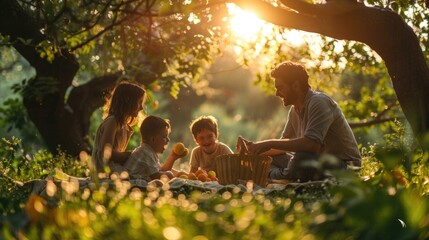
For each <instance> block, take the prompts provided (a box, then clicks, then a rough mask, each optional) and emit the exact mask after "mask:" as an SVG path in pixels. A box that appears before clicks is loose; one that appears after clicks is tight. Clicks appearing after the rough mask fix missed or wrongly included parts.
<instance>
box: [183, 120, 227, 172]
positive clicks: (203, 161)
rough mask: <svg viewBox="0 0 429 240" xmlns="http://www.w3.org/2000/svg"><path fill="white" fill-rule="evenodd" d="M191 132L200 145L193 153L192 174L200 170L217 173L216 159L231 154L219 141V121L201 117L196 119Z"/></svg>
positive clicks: (191, 161)
mask: <svg viewBox="0 0 429 240" xmlns="http://www.w3.org/2000/svg"><path fill="white" fill-rule="evenodd" d="M189 128H190V130H191V132H192V135H193V136H194V140H195V143H196V144H197V145H198V146H197V147H195V148H194V149H192V152H191V160H190V165H191V170H190V172H191V173H195V172H196V171H197V170H198V168H201V169H203V170H205V171H207V172H208V171H211V170H213V171H216V162H215V158H216V157H217V156H219V155H224V154H231V153H232V151H231V149H230V148H229V147H228V146H227V145H225V144H224V143H222V142H219V141H218V137H219V133H218V127H217V120H216V118H215V117H213V116H201V117H199V118H197V119H195V120H194V121H193V122H192V123H191V125H190V127H189Z"/></svg>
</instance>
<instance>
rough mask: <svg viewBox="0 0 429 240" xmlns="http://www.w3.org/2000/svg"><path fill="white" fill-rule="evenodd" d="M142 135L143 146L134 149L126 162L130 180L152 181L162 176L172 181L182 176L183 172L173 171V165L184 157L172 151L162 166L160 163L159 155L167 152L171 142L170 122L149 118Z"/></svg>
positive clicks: (143, 124)
mask: <svg viewBox="0 0 429 240" xmlns="http://www.w3.org/2000/svg"><path fill="white" fill-rule="evenodd" d="M140 134H141V137H142V143H141V145H140V146H139V147H137V148H136V149H134V151H133V152H132V153H131V156H130V157H129V158H128V160H127V161H126V162H125V168H126V169H127V171H128V173H129V174H130V178H131V179H136V178H141V179H146V180H148V181H150V180H154V179H160V177H161V176H162V175H166V176H167V177H168V178H170V179H172V178H173V177H176V176H178V175H180V174H181V172H179V171H177V170H175V169H173V164H174V162H175V161H176V160H177V159H179V158H181V157H183V156H179V155H177V154H175V153H174V152H173V151H171V152H170V154H169V155H168V157H167V159H166V161H165V163H164V164H163V165H162V166H161V164H160V162H159V157H158V154H160V153H163V152H164V151H165V149H166V148H167V145H168V142H169V141H170V139H169V137H168V136H169V134H170V123H169V122H168V120H165V119H162V118H159V117H156V116H148V117H146V118H145V119H144V120H143V122H142V124H141V126H140Z"/></svg>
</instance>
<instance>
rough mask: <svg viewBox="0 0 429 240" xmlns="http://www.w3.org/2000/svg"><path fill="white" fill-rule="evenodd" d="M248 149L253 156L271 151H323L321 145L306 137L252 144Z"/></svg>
mask: <svg viewBox="0 0 429 240" xmlns="http://www.w3.org/2000/svg"><path fill="white" fill-rule="evenodd" d="M247 148H248V149H249V153H251V154H260V153H265V152H267V151H269V150H271V149H275V150H277V151H279V150H280V151H287V152H314V153H317V152H319V151H320V149H321V145H320V144H319V143H318V142H316V141H314V140H312V139H310V138H306V137H302V138H296V139H271V140H265V141H260V142H255V143H250V144H249V145H248V146H247Z"/></svg>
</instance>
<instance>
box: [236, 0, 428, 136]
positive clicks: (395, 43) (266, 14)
mask: <svg viewBox="0 0 429 240" xmlns="http://www.w3.org/2000/svg"><path fill="white" fill-rule="evenodd" d="M282 3H284V4H285V5H286V6H288V7H290V8H291V9H294V10H296V11H297V12H296V11H291V10H287V9H284V8H280V7H274V6H272V5H270V4H267V3H263V2H262V1H260V0H243V1H239V2H237V4H238V5H239V6H241V7H244V8H250V9H252V10H253V11H254V12H256V13H257V15H258V16H259V17H261V18H262V19H265V20H266V21H268V22H271V23H273V24H276V25H279V26H283V27H287V28H293V29H297V30H303V31H307V32H314V33H319V34H322V35H324V36H328V37H332V38H335V39H340V40H354V41H358V42H362V43H365V44H367V45H368V46H369V47H370V48H372V49H373V50H374V51H376V52H377V53H378V54H379V55H380V57H381V58H382V59H383V60H384V63H385V65H386V67H387V69H388V72H389V75H390V77H391V79H392V83H393V87H394V89H395V92H396V95H397V97H398V100H399V103H400V105H401V107H402V110H403V112H404V114H405V116H406V118H407V120H408V122H409V123H410V125H411V127H412V129H413V131H414V134H415V135H416V136H417V137H418V138H421V137H423V135H424V134H425V133H426V132H427V131H428V126H429V104H425V103H428V102H429V69H428V66H427V64H426V61H425V58H424V56H423V52H422V49H421V47H420V43H419V41H418V39H417V36H416V34H415V33H414V32H413V31H412V29H411V27H410V26H408V25H407V23H406V22H405V21H404V20H403V19H402V18H401V17H400V16H399V15H398V14H396V13H395V12H392V11H390V10H387V9H383V8H377V7H367V6H365V5H364V4H361V3H353V2H351V1H331V2H328V3H326V4H310V3H307V2H305V1H302V0H283V1H282Z"/></svg>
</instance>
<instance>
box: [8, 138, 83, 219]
mask: <svg viewBox="0 0 429 240" xmlns="http://www.w3.org/2000/svg"><path fill="white" fill-rule="evenodd" d="M57 169H62V170H63V171H64V172H66V173H68V174H70V175H73V176H86V175H87V174H88V167H87V165H86V163H81V162H79V161H78V160H76V159H72V158H71V157H69V156H67V155H65V154H60V155H58V156H55V157H54V156H52V154H51V153H49V152H48V151H46V150H40V151H37V152H35V153H34V152H33V151H32V150H31V149H29V148H28V147H24V146H23V143H22V141H21V140H20V139H18V138H15V137H12V138H11V139H6V138H2V139H1V141H0V182H1V183H0V210H1V212H4V213H5V214H6V213H8V212H11V211H12V212H13V211H16V210H18V209H19V208H20V204H22V203H24V202H25V201H26V199H27V198H28V194H29V192H30V191H31V186H32V185H31V184H26V182H30V181H32V180H34V179H44V178H45V177H47V176H49V175H54V174H55V172H56V170H57Z"/></svg>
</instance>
